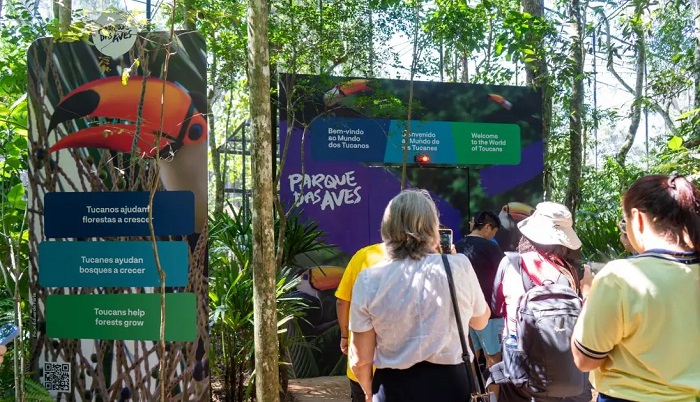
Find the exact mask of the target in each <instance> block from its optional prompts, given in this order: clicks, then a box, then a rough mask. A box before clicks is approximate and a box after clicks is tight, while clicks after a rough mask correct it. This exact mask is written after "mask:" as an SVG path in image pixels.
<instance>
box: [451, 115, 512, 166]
mask: <svg viewBox="0 0 700 402" xmlns="http://www.w3.org/2000/svg"><path fill="white" fill-rule="evenodd" d="M452 124H453V128H452V129H453V131H454V132H455V133H456V135H455V138H457V139H458V140H457V141H455V148H456V150H457V159H458V160H460V161H463V162H464V163H468V164H470V165H517V164H519V163H520V151H521V149H520V127H518V126H517V125H516V124H494V123H452Z"/></svg>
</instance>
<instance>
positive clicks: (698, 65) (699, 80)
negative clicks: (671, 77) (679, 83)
mask: <svg viewBox="0 0 700 402" xmlns="http://www.w3.org/2000/svg"><path fill="white" fill-rule="evenodd" d="M694 15H695V69H694V72H695V74H694V78H695V108H696V109H697V108H700V0H695V13H694Z"/></svg>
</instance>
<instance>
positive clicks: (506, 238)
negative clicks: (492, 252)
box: [496, 201, 535, 251]
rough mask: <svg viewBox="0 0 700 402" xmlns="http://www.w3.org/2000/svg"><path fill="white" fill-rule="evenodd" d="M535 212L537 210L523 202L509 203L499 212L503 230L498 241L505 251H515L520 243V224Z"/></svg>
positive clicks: (497, 234) (497, 235)
mask: <svg viewBox="0 0 700 402" xmlns="http://www.w3.org/2000/svg"><path fill="white" fill-rule="evenodd" d="M533 212H535V208H533V207H532V206H530V205H528V204H525V203H522V202H515V201H513V202H509V203H507V204H506V205H504V206H503V207H502V208H501V210H500V211H499V212H498V218H499V219H500V220H501V228H500V229H499V230H498V232H497V233H496V241H497V242H498V244H499V245H500V246H501V249H503V250H504V251H511V250H515V248H516V247H517V245H518V241H520V231H519V230H518V222H520V221H522V220H523V219H525V218H527V217H528V216H530V215H532V213H533Z"/></svg>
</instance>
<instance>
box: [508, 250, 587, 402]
mask: <svg viewBox="0 0 700 402" xmlns="http://www.w3.org/2000/svg"><path fill="white" fill-rule="evenodd" d="M506 255H507V257H508V259H509V260H510V261H511V264H512V265H513V267H514V268H515V269H516V270H517V271H518V272H519V273H520V276H521V278H522V280H523V286H524V288H525V294H524V295H523V296H522V297H521V298H520V300H519V302H518V309H517V313H516V317H515V326H516V337H517V347H514V345H512V344H511V345H507V343H506V342H507V341H508V339H505V340H504V343H503V362H502V364H503V367H502V373H503V375H504V376H505V377H506V380H507V382H511V383H513V384H515V385H518V386H523V387H526V388H527V391H528V392H529V393H531V394H532V395H533V396H535V397H537V396H539V397H557V398H564V397H571V396H577V395H580V394H581V393H583V392H584V390H585V383H586V381H587V377H586V375H585V374H584V373H582V372H581V371H580V370H579V369H578V368H577V367H576V365H575V364H574V358H573V355H572V354H571V336H572V333H573V331H574V325H575V324H576V319H577V318H578V316H579V314H580V313H581V307H582V301H581V299H580V298H579V297H578V294H576V292H575V291H574V290H573V289H571V287H570V286H569V280H568V279H567V278H566V277H564V276H563V275H562V276H560V277H559V280H558V281H557V283H551V284H545V285H543V286H535V285H534V284H533V283H532V280H531V279H530V277H529V275H528V274H527V272H525V270H524V269H522V267H521V264H520V255H519V254H518V253H506ZM562 278H563V281H562Z"/></svg>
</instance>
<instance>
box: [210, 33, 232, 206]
mask: <svg viewBox="0 0 700 402" xmlns="http://www.w3.org/2000/svg"><path fill="white" fill-rule="evenodd" d="M215 35H216V34H214V36H215ZM214 40H216V38H214ZM218 66H219V64H218V56H217V54H216V52H214V53H213V54H212V61H211V67H210V68H209V82H210V84H211V88H210V89H209V93H208V94H207V103H208V106H207V110H208V111H209V115H208V116H207V121H208V124H209V151H210V154H211V167H212V170H213V171H214V214H218V213H220V212H221V211H223V210H224V172H223V170H222V167H221V152H220V149H219V146H218V145H217V143H216V130H215V128H216V117H215V116H214V113H213V107H212V106H213V105H214V100H215V97H216V94H217V92H218V89H217V86H218V85H217V81H216V78H217V77H218V74H219V68H218ZM228 112H229V113H230V108H229V111H228ZM228 129H229V126H228V125H226V131H225V132H224V143H223V146H222V147H223V148H225V147H226V145H227V143H226V139H228V135H229V132H228Z"/></svg>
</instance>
